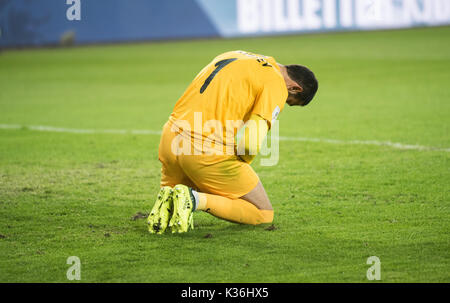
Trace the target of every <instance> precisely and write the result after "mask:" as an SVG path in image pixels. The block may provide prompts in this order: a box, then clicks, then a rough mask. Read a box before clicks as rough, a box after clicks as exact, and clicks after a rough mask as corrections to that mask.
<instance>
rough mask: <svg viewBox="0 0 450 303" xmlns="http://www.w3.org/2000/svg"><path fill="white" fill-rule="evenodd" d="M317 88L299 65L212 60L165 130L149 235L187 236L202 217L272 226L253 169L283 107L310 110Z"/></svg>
mask: <svg viewBox="0 0 450 303" xmlns="http://www.w3.org/2000/svg"><path fill="white" fill-rule="evenodd" d="M317 88H318V83H317V80H316V78H315V76H314V74H313V73H312V72H311V71H310V70H309V69H308V68H306V67H304V66H301V65H286V66H285V65H281V64H278V63H277V62H276V61H275V59H274V58H273V57H268V56H263V55H258V54H253V53H249V52H244V51H231V52H227V53H224V54H221V55H219V56H217V57H216V58H214V59H213V61H212V62H211V63H210V64H208V65H207V66H206V67H205V68H203V70H202V71H200V73H199V74H198V75H197V76H196V77H195V79H194V80H193V81H192V83H191V84H190V85H189V87H188V88H187V89H186V91H185V92H184V94H183V95H182V96H181V98H180V99H179V100H178V102H177V103H176V104H175V108H174V109H173V112H172V114H171V115H170V117H169V120H168V121H167V123H166V124H165V125H164V127H163V132H162V135H161V141H160V144H159V160H160V162H161V163H162V168H161V189H160V191H159V193H158V197H157V199H156V202H155V204H154V206H153V208H152V210H151V212H150V214H149V216H148V220H147V222H148V224H149V231H150V232H151V233H158V234H161V233H163V232H164V231H165V230H166V228H167V227H169V228H170V229H171V230H172V232H186V231H188V230H189V228H193V227H194V225H193V212H194V211H197V210H203V211H206V212H208V213H210V214H212V215H214V216H216V217H218V218H221V219H224V220H228V221H231V222H236V223H242V224H252V225H257V224H261V223H271V222H272V220H273V216H274V213H273V208H272V205H271V203H270V201H269V198H268V196H267V194H266V192H265V190H264V187H263V185H262V183H261V181H260V180H259V178H258V175H257V174H256V173H255V171H254V170H253V169H252V167H251V166H250V163H251V162H252V161H253V159H254V157H255V154H256V153H257V151H259V149H260V147H261V144H262V142H263V140H264V138H265V136H266V134H267V132H268V131H269V130H270V128H271V124H272V121H274V120H275V119H276V118H277V116H278V114H279V113H280V112H281V111H282V109H283V107H284V105H285V103H287V104H288V105H290V106H293V105H299V106H305V105H307V104H308V103H309V102H310V101H311V100H312V99H313V97H314V95H315V94H316V91H317ZM242 127H244V131H243V133H244V135H243V136H242V138H241V139H240V140H239V141H238V142H235V137H236V134H237V132H238V131H239V129H241V128H242ZM252 134H253V136H251V135H252ZM230 151H231V152H230ZM238 151H244V152H238ZM255 151H256V153H255Z"/></svg>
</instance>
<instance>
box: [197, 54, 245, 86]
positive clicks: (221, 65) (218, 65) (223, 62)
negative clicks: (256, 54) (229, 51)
mask: <svg viewBox="0 0 450 303" xmlns="http://www.w3.org/2000/svg"><path fill="white" fill-rule="evenodd" d="M235 60H237V58H231V59H225V60H220V61H219V62H217V63H216V64H215V65H214V66H215V67H216V69H215V70H213V72H212V73H211V75H209V76H208V78H206V80H205V82H204V83H203V85H202V87H201V88H200V94H203V92H204V91H205V89H206V88H207V87H208V85H209V83H211V81H212V79H213V78H214V77H215V76H216V74H217V73H218V72H219V71H220V70H221V69H222V68H224V67H225V66H227V65H228V64H230V63H231V62H233V61H235Z"/></svg>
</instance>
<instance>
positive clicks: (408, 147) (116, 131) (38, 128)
mask: <svg viewBox="0 0 450 303" xmlns="http://www.w3.org/2000/svg"><path fill="white" fill-rule="evenodd" d="M0 129H15V130H20V129H24V130H33V131H42V132H58V133H72V134H119V135H125V134H132V135H161V131H157V130H147V129H141V130H125V129H77V128H63V127H53V126H44V125H19V124H0ZM279 140H280V141H301V142H318V143H329V144H344V145H345V144H347V145H375V146H388V147H391V148H394V149H403V150H420V151H443V152H450V148H441V147H433V146H424V145H412V144H403V143H396V142H390V141H385V142H383V141H375V140H349V141H345V140H337V139H326V138H305V137H284V136H280V137H279Z"/></svg>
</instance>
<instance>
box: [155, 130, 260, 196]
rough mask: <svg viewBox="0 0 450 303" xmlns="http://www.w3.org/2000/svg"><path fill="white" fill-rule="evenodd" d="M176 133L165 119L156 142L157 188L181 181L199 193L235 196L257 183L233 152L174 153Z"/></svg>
mask: <svg viewBox="0 0 450 303" xmlns="http://www.w3.org/2000/svg"><path fill="white" fill-rule="evenodd" d="M177 135H178V134H177V133H175V132H172V131H171V123H170V122H167V123H166V124H165V125H164V128H163V132H162V135H161V140H160V143H159V155H158V157H159V161H160V162H161V164H162V167H161V187H163V186H171V187H173V186H175V185H176V184H184V185H187V186H189V187H192V188H194V189H195V190H197V191H199V192H203V193H209V194H214V195H220V196H222V197H227V198H230V199H238V198H240V197H242V196H244V195H246V194H248V193H249V192H250V191H251V190H252V189H254V188H255V187H256V185H257V184H258V182H259V177H258V175H257V174H256V173H255V171H254V170H253V168H252V167H251V166H250V165H249V164H247V163H245V162H243V161H241V160H240V159H239V158H238V157H237V156H236V155H204V154H203V155H184V154H181V155H176V154H175V153H174V152H173V151H172V142H173V140H174V139H175V137H176V136H177ZM192 150H193V149H192Z"/></svg>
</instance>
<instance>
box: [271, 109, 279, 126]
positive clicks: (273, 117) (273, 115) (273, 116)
mask: <svg viewBox="0 0 450 303" xmlns="http://www.w3.org/2000/svg"><path fill="white" fill-rule="evenodd" d="M279 114H280V107H279V106H278V105H277V107H275V109H274V110H273V112H272V122H273V121H275V120H276V119H277V118H278V115H279Z"/></svg>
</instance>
